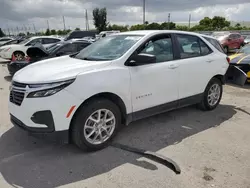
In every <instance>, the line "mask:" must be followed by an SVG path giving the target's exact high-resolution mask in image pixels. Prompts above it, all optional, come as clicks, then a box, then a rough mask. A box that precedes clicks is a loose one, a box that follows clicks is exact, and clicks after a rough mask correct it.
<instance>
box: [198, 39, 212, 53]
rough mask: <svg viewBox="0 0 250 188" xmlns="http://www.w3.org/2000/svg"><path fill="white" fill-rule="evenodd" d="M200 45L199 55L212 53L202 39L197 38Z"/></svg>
mask: <svg viewBox="0 0 250 188" xmlns="http://www.w3.org/2000/svg"><path fill="white" fill-rule="evenodd" d="M199 43H200V47H201V55H208V54H210V53H212V50H210V48H209V47H208V46H207V45H206V43H205V42H204V41H202V40H201V39H199Z"/></svg>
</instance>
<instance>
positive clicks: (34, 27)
mask: <svg viewBox="0 0 250 188" xmlns="http://www.w3.org/2000/svg"><path fill="white" fill-rule="evenodd" d="M33 29H34V32H35V35H36V26H35V24H34V23H33Z"/></svg>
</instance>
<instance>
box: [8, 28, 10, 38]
mask: <svg viewBox="0 0 250 188" xmlns="http://www.w3.org/2000/svg"><path fill="white" fill-rule="evenodd" d="M8 33H9V37H10V28H9V27H8Z"/></svg>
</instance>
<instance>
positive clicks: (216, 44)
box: [204, 37, 225, 53]
mask: <svg viewBox="0 0 250 188" xmlns="http://www.w3.org/2000/svg"><path fill="white" fill-rule="evenodd" d="M204 38H205V39H206V40H207V41H208V42H209V43H210V44H212V45H213V46H214V47H215V48H216V49H217V50H219V51H220V52H221V53H225V52H224V50H223V48H222V46H221V45H220V43H219V42H218V41H217V40H215V39H212V38H209V37H204Z"/></svg>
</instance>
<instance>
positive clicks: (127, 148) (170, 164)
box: [111, 143, 181, 174]
mask: <svg viewBox="0 0 250 188" xmlns="http://www.w3.org/2000/svg"><path fill="white" fill-rule="evenodd" d="M111 146H112V147H114V148H118V149H121V150H125V151H129V152H132V153H136V154H139V155H141V156H143V157H146V158H148V159H151V160H153V161H155V162H158V163H160V164H163V165H165V166H167V167H168V168H170V169H171V170H173V171H174V172H175V173H176V174H180V173H181V169H180V167H179V165H178V164H177V163H176V162H175V161H173V160H172V159H170V158H167V157H165V156H163V155H161V154H158V153H155V152H152V151H147V150H143V149H139V148H134V147H131V146H127V145H123V144H119V143H112V144H111Z"/></svg>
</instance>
